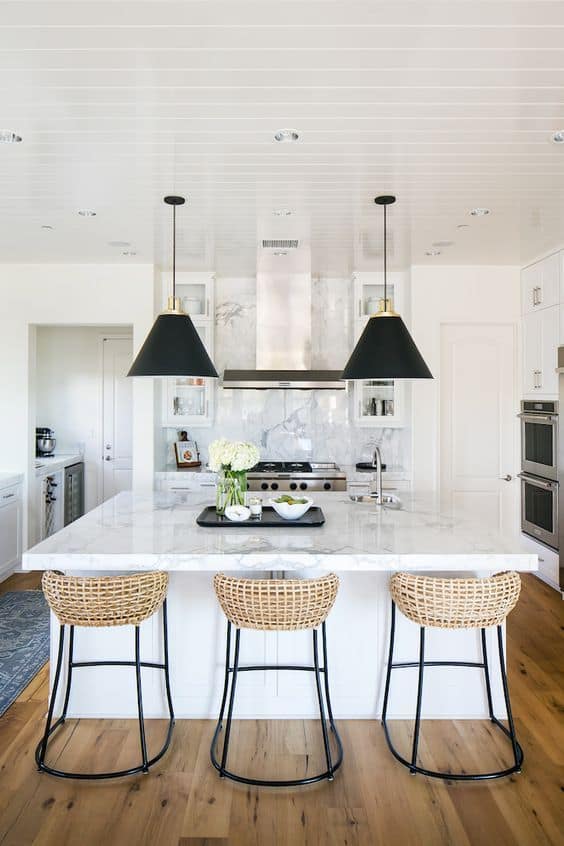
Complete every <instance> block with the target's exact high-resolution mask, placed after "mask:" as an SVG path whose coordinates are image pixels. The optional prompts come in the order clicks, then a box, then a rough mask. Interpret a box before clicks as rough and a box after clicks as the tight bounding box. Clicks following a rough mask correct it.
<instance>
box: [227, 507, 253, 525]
mask: <svg viewBox="0 0 564 846" xmlns="http://www.w3.org/2000/svg"><path fill="white" fill-rule="evenodd" d="M225 516H226V517H227V519H228V520H231V521H232V522H233V523H244V522H245V520H248V519H249V517H250V516H251V509H250V508H247V506H246V505H229V506H228V507H227V508H226V509H225Z"/></svg>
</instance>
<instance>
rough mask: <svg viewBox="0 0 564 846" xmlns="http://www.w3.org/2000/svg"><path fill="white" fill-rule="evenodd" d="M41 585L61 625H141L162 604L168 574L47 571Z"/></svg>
mask: <svg viewBox="0 0 564 846" xmlns="http://www.w3.org/2000/svg"><path fill="white" fill-rule="evenodd" d="M41 584H42V587H43V593H44V594H45V598H46V600H47V602H48V603H49V607H50V608H51V610H52V611H53V613H54V614H55V616H56V617H57V619H58V620H59V622H60V623H61V625H68V626H86V627H99V626H130V625H133V626H138V625H139V623H142V622H143V620H146V619H147V618H148V617H150V616H151V615H152V614H154V613H155V612H156V611H157V610H158V609H159V608H160V606H161V605H162V603H163V601H164V599H165V597H166V592H167V587H168V573H158V572H154V573H137V574H135V575H133V576H102V577H90V576H89V577H82V576H64V575H62V574H61V573H55V572H53V571H48V572H46V573H44V574H43V578H42V580H41Z"/></svg>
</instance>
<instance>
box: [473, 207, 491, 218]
mask: <svg viewBox="0 0 564 846" xmlns="http://www.w3.org/2000/svg"><path fill="white" fill-rule="evenodd" d="M470 214H471V215H472V216H473V217H484V216H485V215H486V214H490V210H489V209H484V208H481V207H480V206H478V208H476V209H470Z"/></svg>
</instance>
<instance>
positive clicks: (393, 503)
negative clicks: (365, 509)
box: [349, 494, 401, 511]
mask: <svg viewBox="0 0 564 846" xmlns="http://www.w3.org/2000/svg"><path fill="white" fill-rule="evenodd" d="M349 499H350V500H351V502H357V503H359V504H363V505H379V506H381V507H382V508H391V509H394V510H396V511H397V510H399V509H400V508H401V499H400V498H399V497H397V496H395V494H384V495H383V496H382V502H380V501H379V499H378V494H350V495H349Z"/></svg>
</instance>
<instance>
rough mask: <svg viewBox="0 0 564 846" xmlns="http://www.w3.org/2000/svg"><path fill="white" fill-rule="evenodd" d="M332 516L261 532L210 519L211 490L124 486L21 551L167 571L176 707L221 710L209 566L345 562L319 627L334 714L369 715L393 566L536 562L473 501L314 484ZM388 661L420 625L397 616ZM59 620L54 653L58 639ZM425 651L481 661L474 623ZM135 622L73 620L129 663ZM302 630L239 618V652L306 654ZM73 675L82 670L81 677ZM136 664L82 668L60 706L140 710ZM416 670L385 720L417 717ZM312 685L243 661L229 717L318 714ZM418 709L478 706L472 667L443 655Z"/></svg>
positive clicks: (271, 658) (452, 712)
mask: <svg viewBox="0 0 564 846" xmlns="http://www.w3.org/2000/svg"><path fill="white" fill-rule="evenodd" d="M315 502H316V504H317V505H320V506H321V507H322V508H323V511H324V513H325V518H326V522H325V525H324V526H322V527H319V528H298V527H292V526H288V527H286V526H284V527H283V528H281V529H269V528H264V527H261V526H260V523H246V524H243V525H237V526H234V525H228V526H227V527H226V528H217V529H215V528H214V529H204V528H201V527H199V526H197V525H196V518H197V516H198V514H199V513H200V512H201V511H202V509H203V508H204V506H205V505H208V504H210V492H209V491H207V492H206V491H204V492H196V491H195V492H194V493H193V494H190V495H188V496H186V495H185V496H184V497H183V500H182V502H180V501H178V500H175V498H174V497H173V496H171V495H169V494H162V493H155V494H153V495H149V496H138V495H135V494H132V493H122V494H119V495H118V496H116V497H114V498H113V499H111V500H109V501H108V502H106V503H104V504H103V505H101V506H99V507H98V508H96V509H94V510H93V511H91V512H90V513H88V514H87V515H85V516H84V517H82V518H81V519H80V520H77V521H76V522H75V523H73V524H72V525H70V526H67V527H66V528H65V529H63V530H62V531H60V532H58V533H57V534H56V535H53V536H51V537H50V538H48V539H47V540H45V541H43V542H42V543H40V544H38V545H37V546H35V547H33V548H32V549H30V550H28V552H26V553H25V554H24V556H23V567H24V569H26V570H46V569H54V570H61V571H63V572H64V573H67V574H80V575H88V574H94V573H97V574H101V573H103V574H108V575H111V574H118V573H127V572H138V571H141V570H152V569H159V570H166V571H169V572H170V574H171V576H170V590H169V597H168V608H169V641H170V660H171V680H172V692H173V699H174V704H175V710H176V713H177V716H178V717H216V716H217V711H218V707H219V700H220V697H221V691H222V685H223V669H224V656H225V637H224V635H225V619H224V617H223V615H222V613H221V611H220V609H219V607H218V605H217V602H216V600H215V595H214V593H213V588H212V574H213V573H214V572H216V571H218V570H222V571H225V572H238V573H240V574H241V575H247V576H252V577H260V576H263V577H266V578H268V577H269V575H270V574H275V575H276V576H277V577H281V575H282V574H285V575H286V577H288V578H291V577H292V576H293V574H295V573H298V574H299V576H300V577H308V576H309V577H313V576H316V575H318V574H322V573H325V572H328V571H334V572H336V573H338V574H339V577H340V580H341V586H340V590H339V595H338V597H337V601H336V604H335V607H334V609H333V611H332V612H331V614H330V616H329V618H328V623H327V633H328V643H329V669H330V680H331V687H332V699H333V708H334V711H335V716H337V717H361V718H362V717H364V718H375V717H377V716H378V715H379V714H380V708H381V698H382V692H383V678H384V669H385V661H386V655H387V641H388V628H389V619H390V599H389V594H388V587H387V585H388V580H389V576H390V573H391V572H394V571H397V570H408V571H411V572H423V571H424V572H427V573H437V574H438V573H441V574H443V575H444V574H453V575H458V576H462V575H468V576H470V575H489V574H491V573H495V572H500V571H503V570H509V569H513V570H518V571H534V570H536V569H537V566H538V562H537V556H535V555H531V554H527V553H524V552H522V551H521V546H520V541H519V537H518V536H517V535H510V536H504V535H502V534H500V533H497V532H492V531H490V530H488V529H486V528H485V527H484V526H483V520H481V519H480V518H479V517H478V516H477V515H474V514H472V513H469V512H468V510H465V511H464V512H462V513H460V514H456V513H454V512H453V511H452V510H449V509H444V508H441V507H440V505H439V504H438V502H437V501H436V500H435V499H433V498H432V497H425V496H422V497H417V496H415V497H412V496H410V495H409V494H405V495H403V497H402V508H401V509H400V510H392V509H388V508H379V507H378V506H375V505H365V504H356V503H353V502H351V501H350V500H349V498H348V495H347V494H343V493H326V494H318V495H316V497H315ZM398 617H399V624H398V628H397V638H396V660H403V661H407V660H416V659H417V644H418V628H417V627H416V626H415V625H413V624H412V623H410V622H408V621H406V620H405V619H404V618H403V617H402V616H401V615H398ZM160 624H161V620H160V614H159V615H157V616H156V617H155V618H154V619H152V620H149V621H147V622H146V623H144V624H143V625H142V627H141V644H142V658H143V660H149V661H151V660H152V661H155V660H160V659H161V658H162V655H161V625H160ZM493 633H494V632H493V631H490V632H489V633H488V645H489V647H490V663H491V665H492V668H493V673H492V676H493V680H494V691H493V692H494V700H495V704H496V706H497V710H498V712H499V715H503V713H504V710H503V706H502V704H501V703H502V695H501V685H500V684H499V678H498V676H499V674H498V672H496V661H497V652H495V651H494V648H495V644H494V638H493ZM57 634H58V624H57V623H56V620H55V619H54V618H53V623H52V638H51V655H52V657H53V655H54V652H55V650H56V646H57ZM427 647H428V648H427V655H428V659H429V660H430V659H433V658H435V659H443V660H445V659H462V660H470V661H476V660H481V657H480V652H479V637H478V633H476V632H474V631H453V632H451V631H439V630H428V637H427ZM132 655H133V635H132V629H131V628H129V627H124V628H108V629H95V630H94V629H90V630H88V629H79V630H77V631H76V635H75V660H78V661H81V660H82V661H85V660H96V659H102V658H105V659H110V658H112V659H114V658H117V659H131V658H132ZM310 660H311V638H310V637H309V633H307V632H283V633H276V632H272V633H262V632H255V631H248V630H244V631H243V633H242V637H241V662H242V663H244V662H245V663H246V662H252V663H267V664H270V663H276V662H279V663H286V664H287V663H308V662H310ZM79 673H80V675H78V674H79ZM132 673H133V670H132V669H130V668H124V667H115V668H114V667H112V668H88V669H83V670H79V671H77V677H76V680H75V683H74V685H73V693H72V697H71V702H70V707H69V715H74V716H102V717H127V716H135V715H136V699H135V684H134V679H133V678H132V676H131V674H132ZM415 673H416V671H415V670H411V669H409V670H402V671H399V672H396V674H395V678H394V687H393V691H392V695H391V698H390V704H389V716H390V718H392V717H406V716H410V717H411V716H412V715H413V710H414V704H415V683H416V678H415ZM161 675H162V674H161V673H158V672H156V671H153V670H151V669H145V670H144V676H143V679H144V700H145V713H146V715H147V716H153V717H155V716H164V715H165V713H166V709H165V701H164V695H163V694H164V691H163V686H162V679H161ZM316 713H317V712H316V701H315V698H314V689H313V681H312V679H311V678H310V677H309V674H306V673H299V672H287V671H286V672H280V673H276V672H269V673H247V674H245V678H244V679H243V680H242V681H241V682H240V688H238V700H237V716H240V717H285V718H288V717H296V718H298V717H309V716H311V717H314V716H316ZM423 716H424V717H437V718H440V717H458V718H464V717H485V716H487V712H486V704H485V690H484V685H483V680H482V677H481V671H480V670H477V669H470V668H455V669H450V670H448V669H446V668H443V667H436V668H433V669H431V670H429V671H428V672H427V673H426V674H425V693H424V700H423Z"/></svg>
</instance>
